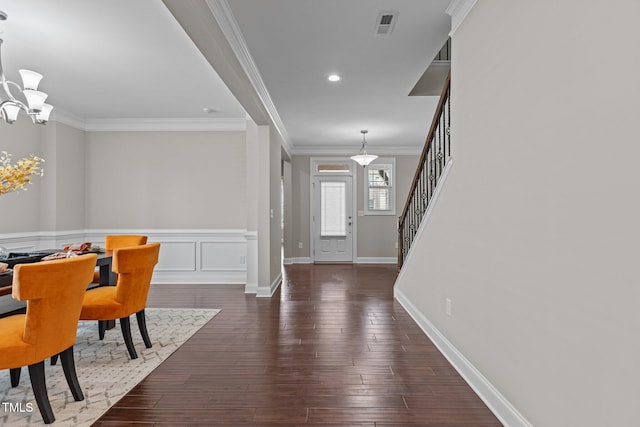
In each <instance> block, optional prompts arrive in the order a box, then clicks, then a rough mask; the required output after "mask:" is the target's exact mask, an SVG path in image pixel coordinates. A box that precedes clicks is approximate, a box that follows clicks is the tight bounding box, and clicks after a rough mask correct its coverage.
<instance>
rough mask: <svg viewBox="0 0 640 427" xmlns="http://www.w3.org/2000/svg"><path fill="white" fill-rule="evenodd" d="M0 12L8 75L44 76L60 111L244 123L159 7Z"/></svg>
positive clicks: (119, 3)
mask: <svg viewBox="0 0 640 427" xmlns="http://www.w3.org/2000/svg"><path fill="white" fill-rule="evenodd" d="M0 10H2V11H4V12H5V13H7V14H8V15H9V17H8V19H7V20H6V21H3V22H2V21H0V30H2V31H3V34H1V35H0V38H2V39H4V43H3V46H2V51H3V52H2V60H3V65H4V68H5V75H6V76H7V78H8V79H10V80H14V81H16V82H20V78H19V75H18V72H17V70H18V69H19V68H27V69H32V70H34V71H38V72H40V73H41V74H43V75H44V78H43V80H42V82H41V84H40V89H41V90H42V91H44V92H47V93H48V94H49V98H48V100H47V101H48V103H50V104H52V105H53V106H54V107H55V108H56V109H59V110H64V111H65V112H66V113H71V114H73V115H75V116H77V117H78V118H80V119H83V120H85V121H89V122H90V121H91V120H95V119H121V118H126V119H132V118H135V119H140V118H165V119H166V118H176V119H186V118H211V117H224V118H245V112H244V109H243V108H242V107H241V106H240V104H239V103H238V102H237V101H236V100H235V98H234V97H233V95H232V94H231V92H230V91H229V90H228V89H227V87H226V86H225V85H224V83H223V82H222V81H221V80H220V78H219V77H218V75H217V74H216V73H215V71H213V70H212V69H211V66H210V65H209V63H208V62H207V61H206V60H205V59H204V57H203V56H202V55H201V54H200V52H199V51H198V49H197V48H196V47H195V46H194V45H193V43H192V42H191V40H190V39H189V37H188V36H187V35H186V34H185V32H184V31H183V30H182V27H180V25H179V24H178V23H177V22H176V21H175V19H174V18H173V16H172V15H171V13H169V11H168V10H167V8H166V7H165V6H164V4H163V3H162V2H161V1H159V0H135V1H130V0H108V1H99V0H56V1H51V0H20V1H16V0H0ZM205 107H208V108H212V109H214V110H217V111H218V113H216V114H207V113H204V112H203V108H205ZM54 111H55V110H54Z"/></svg>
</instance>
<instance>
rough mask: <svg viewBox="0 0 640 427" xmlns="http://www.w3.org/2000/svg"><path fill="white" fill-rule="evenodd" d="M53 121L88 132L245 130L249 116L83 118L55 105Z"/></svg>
mask: <svg viewBox="0 0 640 427" xmlns="http://www.w3.org/2000/svg"><path fill="white" fill-rule="evenodd" d="M51 121H54V122H58V123H63V124H65V125H67V126H71V127H73V128H76V129H79V130H83V131H85V132H109V131H112V132H117V131H129V132H131V131H140V132H144V131H146V132H151V131H165V132H171V131H177V132H185V131H200V132H205V131H214V132H216V131H217V132H225V131H227V132H229V131H245V130H246V129H247V119H246V118H244V117H238V118H235V117H233V118H202V119H196V118H192V119H188V118H186V119H185V118H183V119H178V118H168V119H159V118H140V119H132V118H120V119H83V118H82V117H80V116H77V115H75V114H73V113H70V112H68V111H65V110H62V109H59V108H57V107H56V108H55V109H54V110H53V112H52V115H51Z"/></svg>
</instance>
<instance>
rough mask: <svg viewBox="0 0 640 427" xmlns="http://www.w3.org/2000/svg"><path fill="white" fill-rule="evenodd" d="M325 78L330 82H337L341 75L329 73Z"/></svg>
mask: <svg viewBox="0 0 640 427" xmlns="http://www.w3.org/2000/svg"><path fill="white" fill-rule="evenodd" d="M327 80H329V81H330V82H333V83H335V82H339V81H340V80H342V77H340V76H339V75H337V74H329V76H328V77H327Z"/></svg>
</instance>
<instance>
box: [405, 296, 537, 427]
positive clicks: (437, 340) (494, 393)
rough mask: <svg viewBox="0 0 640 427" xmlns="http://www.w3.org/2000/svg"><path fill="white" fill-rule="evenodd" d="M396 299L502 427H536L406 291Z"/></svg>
mask: <svg viewBox="0 0 640 427" xmlns="http://www.w3.org/2000/svg"><path fill="white" fill-rule="evenodd" d="M394 297H395V299H396V300H397V301H398V302H399V303H400V305H402V307H404V309H405V310H406V311H407V313H409V315H410V316H411V317H412V318H413V320H415V322H416V323H417V324H418V326H420V328H421V329H422V331H423V332H424V333H425V334H426V335H427V336H428V337H429V339H430V340H431V341H432V342H433V343H434V344H435V346H436V347H437V348H438V350H440V352H441V353H442V354H443V355H444V357H446V358H447V360H448V361H449V363H451V364H452V365H453V367H454V368H455V369H456V370H457V371H458V373H459V374H460V375H461V376H462V378H463V379H464V380H465V381H466V382H467V384H469V386H470V387H471V388H472V389H473V390H474V391H475V392H476V394H477V395H478V396H479V397H480V399H482V401H483V402H484V403H485V404H486V405H487V406H488V407H489V409H490V410H491V412H493V414H494V415H495V416H496V417H497V418H498V420H500V422H501V423H503V424H504V425H505V426H509V427H532V424H531V423H529V422H528V421H527V420H526V419H525V418H524V417H523V416H522V414H520V413H519V412H518V410H517V409H516V408H515V407H513V405H512V404H511V403H510V402H509V401H508V400H507V399H506V398H505V397H504V396H503V395H502V394H501V393H500V392H499V391H498V389H496V388H495V387H494V386H493V385H492V384H491V383H490V382H489V380H487V378H485V377H484V375H482V373H481V372H480V371H479V370H478V369H476V367H475V366H473V365H472V364H471V362H470V361H469V360H468V359H467V358H466V357H464V355H463V354H462V353H460V351H458V349H457V348H455V346H454V345H453V344H452V343H451V342H450V341H449V340H448V339H447V338H446V337H445V336H444V335H443V334H442V333H441V332H440V331H439V330H438V329H437V328H436V327H435V325H433V323H431V322H430V321H429V319H427V318H426V317H425V316H424V315H423V314H422V312H421V311H420V310H418V308H417V307H416V306H414V305H413V304H412V303H411V301H410V300H409V299H408V298H407V297H406V296H405V295H404V293H403V292H402V291H400V290H399V289H398V288H395V289H394Z"/></svg>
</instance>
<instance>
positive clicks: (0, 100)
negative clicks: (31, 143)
mask: <svg viewBox="0 0 640 427" xmlns="http://www.w3.org/2000/svg"><path fill="white" fill-rule="evenodd" d="M6 19H7V14H6V13H4V12H2V11H0V21H4V20H6ZM2 41H3V40H2V39H1V38H0V86H2V91H0V117H2V118H3V119H4V120H5V121H6V122H7V123H13V122H14V121H16V119H17V118H18V113H19V112H20V111H24V112H25V113H26V114H27V115H28V116H29V117H31V120H32V121H33V122H34V123H39V124H44V123H46V122H47V121H48V120H49V115H50V114H51V110H53V106H51V105H49V104H45V103H44V101H45V100H46V99H47V94H46V93H44V92H40V91H39V90H38V84H39V83H40V80H42V74H39V73H36V72H35V71H31V70H18V71H19V72H20V77H21V78H22V87H20V85H18V84H17V83H14V82H12V81H10V80H7V79H6V78H5V76H4V69H3V68H2ZM10 86H13V87H14V88H15V89H16V90H17V91H18V93H19V94H20V97H21V98H22V99H23V100H21V99H18V98H16V97H15V96H14V95H13V93H12V92H11V89H10ZM3 92H4V93H3Z"/></svg>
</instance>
